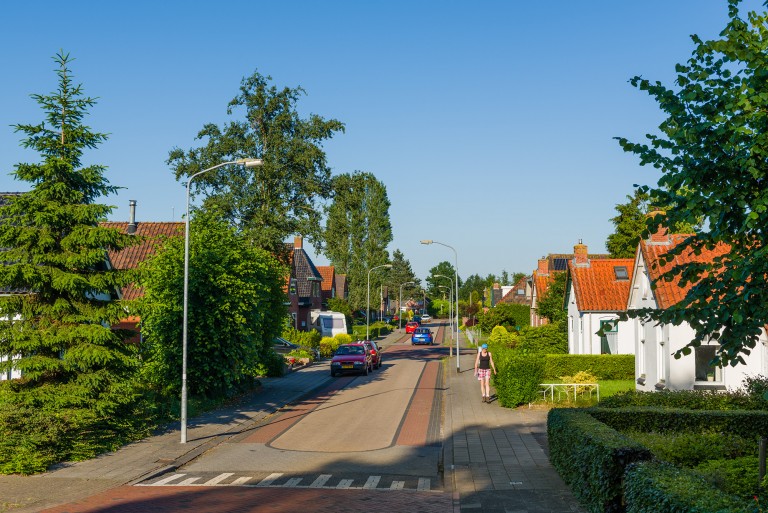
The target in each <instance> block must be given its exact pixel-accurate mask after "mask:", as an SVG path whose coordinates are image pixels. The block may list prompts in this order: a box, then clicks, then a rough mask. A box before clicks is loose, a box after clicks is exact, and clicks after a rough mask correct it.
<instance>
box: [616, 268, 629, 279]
mask: <svg viewBox="0 0 768 513" xmlns="http://www.w3.org/2000/svg"><path fill="white" fill-rule="evenodd" d="M613 273H614V274H615V275H616V279H617V280H619V281H624V280H628V279H629V273H628V272H627V267H626V266H624V265H617V266H615V267H614V268H613Z"/></svg>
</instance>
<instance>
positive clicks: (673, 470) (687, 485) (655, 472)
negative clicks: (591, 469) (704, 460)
mask: <svg viewBox="0 0 768 513" xmlns="http://www.w3.org/2000/svg"><path fill="white" fill-rule="evenodd" d="M624 499H625V502H626V512H627V513H683V512H691V513H697V512H701V513H704V512H709V511H716V512H718V513H737V512H738V513H746V512H747V511H754V510H751V509H749V508H748V507H744V506H740V505H738V504H734V501H733V498H732V497H731V496H728V495H726V494H725V493H723V492H722V491H720V490H718V489H716V488H714V487H713V486H711V485H710V484H709V483H707V482H706V481H705V480H704V479H703V478H702V477H701V476H699V475H697V474H695V473H694V472H691V471H690V470H685V469H680V468H677V467H675V466H674V465H671V464H669V463H665V462H660V461H643V462H639V463H634V464H632V465H630V466H629V467H628V468H627V472H626V473H625V475H624Z"/></svg>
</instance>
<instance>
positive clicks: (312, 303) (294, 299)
mask: <svg viewBox="0 0 768 513" xmlns="http://www.w3.org/2000/svg"><path fill="white" fill-rule="evenodd" d="M288 249H289V250H290V252H289V259H290V269H291V273H290V275H289V276H288V279H287V284H286V289H287V290H286V292H287V293H288V299H287V301H286V306H287V307H288V313H289V315H290V316H291V320H292V324H293V327H294V328H296V329H297V330H301V331H308V330H309V329H310V326H311V324H312V316H311V312H312V310H320V308H321V306H322V301H323V298H322V294H321V284H322V282H323V277H322V276H321V275H320V271H318V270H317V267H315V264H313V263H312V259H311V258H309V255H307V252H306V251H304V247H303V239H302V238H301V237H300V236H297V237H295V238H294V240H293V246H290V245H289V248H288Z"/></svg>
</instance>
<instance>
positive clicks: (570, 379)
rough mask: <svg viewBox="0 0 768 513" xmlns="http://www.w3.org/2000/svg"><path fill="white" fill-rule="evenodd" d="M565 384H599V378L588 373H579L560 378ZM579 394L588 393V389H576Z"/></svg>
mask: <svg viewBox="0 0 768 513" xmlns="http://www.w3.org/2000/svg"><path fill="white" fill-rule="evenodd" d="M560 379H561V380H562V382H563V383H597V377H596V376H595V375H594V374H590V373H589V372H587V371H579V372H577V373H576V374H574V375H573V376H560ZM574 388H575V389H576V390H575V391H576V393H577V394H581V393H584V392H586V391H587V388H588V387H574Z"/></svg>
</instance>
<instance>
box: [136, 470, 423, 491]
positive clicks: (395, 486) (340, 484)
mask: <svg viewBox="0 0 768 513" xmlns="http://www.w3.org/2000/svg"><path fill="white" fill-rule="evenodd" d="M208 475H209V476H210V474H208ZM234 475H235V474H234V472H223V473H221V474H218V475H217V476H214V477H212V478H210V479H208V480H207V481H203V482H201V480H202V479H203V476H190V475H188V474H182V473H178V474H175V473H174V474H170V475H168V476H165V477H163V478H162V479H160V480H158V481H155V482H154V483H139V484H138V485H136V486H246V487H252V488H322V489H337V490H414V491H419V492H430V491H438V490H432V489H431V486H432V481H431V479H429V478H426V477H419V478H418V484H417V486H416V487H415V488H407V487H406V486H405V485H406V481H403V480H392V481H391V482H390V484H389V486H386V485H382V486H379V485H380V484H381V483H382V476H368V477H367V479H366V480H365V483H363V484H357V485H355V482H356V481H357V483H361V482H362V480H360V479H357V480H355V479H349V478H341V479H339V480H338V481H333V483H335V484H333V483H330V484H329V482H331V481H332V480H333V474H320V475H318V476H317V477H315V479H314V480H312V481H311V482H310V480H309V479H306V480H305V478H304V477H289V478H287V480H286V481H285V482H284V483H280V482H279V481H280V479H281V478H282V477H283V475H284V474H283V473H282V472H273V473H271V474H269V475H268V476H266V477H264V478H263V479H261V480H260V481H255V478H254V476H240V477H236V478H235V479H232V480H231V481H230V479H231V478H232V477H233V476H234ZM302 482H304V483H309V484H302Z"/></svg>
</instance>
